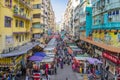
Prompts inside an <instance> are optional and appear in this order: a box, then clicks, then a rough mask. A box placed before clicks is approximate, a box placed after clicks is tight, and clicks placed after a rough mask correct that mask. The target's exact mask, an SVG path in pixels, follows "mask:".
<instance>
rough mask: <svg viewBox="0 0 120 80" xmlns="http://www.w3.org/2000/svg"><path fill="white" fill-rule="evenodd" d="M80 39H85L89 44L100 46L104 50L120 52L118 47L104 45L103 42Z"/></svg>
mask: <svg viewBox="0 0 120 80" xmlns="http://www.w3.org/2000/svg"><path fill="white" fill-rule="evenodd" d="M80 40H83V41H86V42H88V43H90V44H93V45H96V46H98V47H101V48H103V49H105V50H108V51H111V52H115V53H120V48H117V47H114V46H110V45H106V44H103V43H99V42H95V41H93V40H89V39H87V38H80Z"/></svg>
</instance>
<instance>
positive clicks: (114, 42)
mask: <svg viewBox="0 0 120 80" xmlns="http://www.w3.org/2000/svg"><path fill="white" fill-rule="evenodd" d="M91 3H92V6H91V7H90V6H87V7H86V10H85V13H86V18H80V21H81V19H83V20H85V27H80V40H81V41H82V42H84V44H85V48H87V49H88V50H87V52H88V53H89V54H90V53H91V55H92V56H94V57H97V58H99V59H100V60H101V61H102V62H103V65H102V66H103V68H105V69H104V71H103V73H102V74H103V75H107V76H109V77H108V80H109V79H114V80H117V78H118V74H120V48H119V45H120V44H119V43H120V42H119V37H120V36H119V34H120V31H119V30H120V23H119V22H120V18H119V17H120V15H119V13H120V6H119V4H120V2H119V0H92V2H91ZM82 17H83V16H82ZM91 25H92V26H91ZM83 31H85V33H84V35H83V34H81V33H83ZM102 77H104V78H105V76H102Z"/></svg>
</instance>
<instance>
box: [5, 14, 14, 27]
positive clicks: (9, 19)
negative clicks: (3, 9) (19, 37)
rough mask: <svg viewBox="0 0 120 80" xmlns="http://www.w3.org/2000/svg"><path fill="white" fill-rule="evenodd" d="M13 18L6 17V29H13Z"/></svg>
mask: <svg viewBox="0 0 120 80" xmlns="http://www.w3.org/2000/svg"><path fill="white" fill-rule="evenodd" d="M11 20H12V18H11V17H8V16H5V27H11Z"/></svg>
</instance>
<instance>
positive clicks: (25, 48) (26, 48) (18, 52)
mask: <svg viewBox="0 0 120 80" xmlns="http://www.w3.org/2000/svg"><path fill="white" fill-rule="evenodd" d="M37 45H39V43H38V42H29V43H27V44H26V45H23V46H20V47H19V48H18V49H16V50H14V51H12V52H9V53H6V54H1V55H0V57H2V58H4V57H12V56H18V55H22V54H25V53H27V51H29V50H30V49H32V48H33V47H35V46H37Z"/></svg>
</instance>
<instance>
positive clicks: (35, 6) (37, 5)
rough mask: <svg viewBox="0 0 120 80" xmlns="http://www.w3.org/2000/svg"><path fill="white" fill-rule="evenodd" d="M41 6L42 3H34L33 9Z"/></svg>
mask: <svg viewBox="0 0 120 80" xmlns="http://www.w3.org/2000/svg"><path fill="white" fill-rule="evenodd" d="M40 8H41V5H40V4H35V5H33V9H40Z"/></svg>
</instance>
